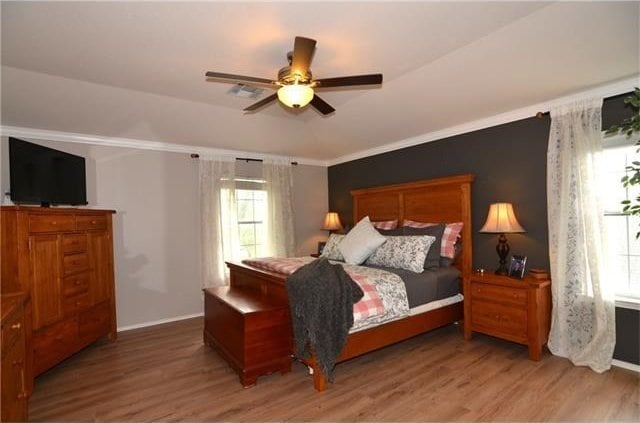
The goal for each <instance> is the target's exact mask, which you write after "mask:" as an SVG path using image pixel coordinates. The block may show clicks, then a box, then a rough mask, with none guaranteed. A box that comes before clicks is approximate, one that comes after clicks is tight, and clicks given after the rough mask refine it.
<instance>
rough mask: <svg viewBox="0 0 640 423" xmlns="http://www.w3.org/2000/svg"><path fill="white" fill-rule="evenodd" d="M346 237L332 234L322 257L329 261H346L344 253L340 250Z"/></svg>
mask: <svg viewBox="0 0 640 423" xmlns="http://www.w3.org/2000/svg"><path fill="white" fill-rule="evenodd" d="M343 238H344V235H342V234H331V235H329V239H328V240H327V243H326V244H325V246H324V249H323V250H322V254H320V257H325V258H326V259H328V260H337V261H344V257H342V253H341V252H340V250H338V245H339V244H340V243H341V242H342V239H343Z"/></svg>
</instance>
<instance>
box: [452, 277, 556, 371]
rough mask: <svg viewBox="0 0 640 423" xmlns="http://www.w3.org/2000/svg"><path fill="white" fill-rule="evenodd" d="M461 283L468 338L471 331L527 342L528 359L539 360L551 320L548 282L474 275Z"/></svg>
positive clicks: (549, 284)
mask: <svg viewBox="0 0 640 423" xmlns="http://www.w3.org/2000/svg"><path fill="white" fill-rule="evenodd" d="M464 285H465V286H464V313H465V314H464V335H465V338H466V339H467V340H469V339H471V334H472V333H473V332H481V333H485V334H487V335H492V336H496V337H498V338H502V339H506V340H509V341H513V342H517V343H520V344H524V345H527V346H528V347H529V358H530V359H532V360H536V361H537V360H540V355H541V353H542V346H543V345H544V344H546V342H547V338H548V336H549V328H550V323H551V281H549V280H540V279H535V278H532V277H530V276H526V277H525V278H524V279H513V278H509V277H506V276H498V275H494V274H473V275H471V276H470V277H469V278H466V279H465V282H464Z"/></svg>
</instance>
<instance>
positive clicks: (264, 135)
mask: <svg viewBox="0 0 640 423" xmlns="http://www.w3.org/2000/svg"><path fill="white" fill-rule="evenodd" d="M1 8H2V9H1V12H2V34H1V35H2V124H3V125H10V126H19V127H27V128H38V129H47V130H57V131H66V132H74V133H83V134H91V135H101V136H107V137H118V138H133V139H141V140H151V141H162V142H169V143H177V144H186V145H194V146H201V147H215V148H223V149H233V150H243V151H253V152H260V153H272V154H281V155H288V156H296V157H306V158H311V159H318V160H328V159H335V158H337V157H341V156H345V155H350V154H354V153H356V152H359V151H363V150H369V149H372V148H378V147H380V146H383V145H386V144H389V143H394V142H397V141H400V140H403V139H406V138H410V137H415V136H417V135H420V134H425V133H431V132H434V131H439V130H442V129H444V128H447V127H452V126H456V125H460V124H463V123H465V122H470V121H474V120H478V119H482V118H486V117H489V116H493V115H496V114H500V113H504V112H508V111H510V110H514V109H518V108H522V107H526V106H529V105H532V104H537V103H541V102H544V101H548V100H551V99H554V98H558V97H562V96H566V95H570V94H572V93H576V92H580V91H583V90H586V89H589V88H592V87H595V86H599V85H602V84H606V83H609V82H612V81H616V80H620V79H623V78H629V77H634V76H636V75H638V73H639V72H640V69H639V66H640V65H639V60H640V56H639V49H640V41H639V39H640V36H639V34H640V28H639V22H640V19H639V18H640V3H637V2H620V3H617V2H616V3H614V2H586V3H540V2H513V3H507V2H469V3H460V2H456V3H454V2H410V3H400V2H386V3H384V2H375V3H365V2H352V3H335V2H323V3H312V2H300V3H290V2H287V3H284V2H275V3H264V2H258V3H214V2H197V3H187V2H181V3H167V2H109V3H106V2H82V3H78V2H69V3H67V2H2V4H1ZM296 35H302V36H307V37H311V38H314V39H317V40H318V49H317V51H316V54H315V57H314V60H313V63H312V70H313V73H314V76H315V77H317V78H323V77H332V76H341V75H351V74H362V73H373V72H382V73H383V74H384V83H383V85H382V86H381V87H378V88H374V89H371V90H362V89H345V90H339V91H326V92H323V93H322V94H321V96H322V98H324V99H325V100H326V101H327V102H329V103H330V104H332V105H333V106H334V107H335V108H336V109H337V111H336V112H335V113H334V114H332V115H329V116H321V115H320V114H319V113H317V112H316V111H315V110H313V109H310V108H306V109H303V110H301V111H297V112H296V111H292V110H290V109H287V108H285V107H284V106H281V105H280V104H278V103H274V104H272V105H270V106H268V107H266V108H264V109H262V110H261V111H260V112H258V113H253V114H244V113H243V112H242V109H243V108H244V107H246V106H247V105H249V104H251V103H252V102H254V101H257V100H252V99H243V98H239V97H233V96H230V95H228V94H226V92H227V91H228V90H229V88H230V87H231V85H229V84H222V83H213V82H207V81H206V80H205V78H204V72H205V71H207V70H215V71H220V72H229V73H239V74H245V75H253V76H260V77H266V78H275V77H276V72H277V70H278V69H279V68H280V67H282V66H284V65H285V64H286V57H285V55H286V52H287V51H289V50H291V48H292V44H293V38H294V37H295V36H296ZM268 94H270V92H269V91H266V92H265V94H264V95H268Z"/></svg>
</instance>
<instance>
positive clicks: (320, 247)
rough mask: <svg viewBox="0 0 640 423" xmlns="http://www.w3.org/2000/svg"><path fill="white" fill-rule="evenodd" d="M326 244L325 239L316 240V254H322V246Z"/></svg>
mask: <svg viewBox="0 0 640 423" xmlns="http://www.w3.org/2000/svg"><path fill="white" fill-rule="evenodd" d="M325 245H327V243H326V242H325V241H320V242H318V255H319V256H320V255H322V252H323V251H324V246H325Z"/></svg>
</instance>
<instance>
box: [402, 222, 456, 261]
mask: <svg viewBox="0 0 640 423" xmlns="http://www.w3.org/2000/svg"><path fill="white" fill-rule="evenodd" d="M434 225H437V223H427V222H416V221H414V220H407V219H405V220H404V222H403V224H402V226H408V227H410V228H427V227H429V226H434ZM462 226H463V223H462V222H455V223H447V224H446V226H445V228H444V233H443V234H442V243H441V244H440V255H441V256H442V257H448V258H450V259H452V258H454V257H455V255H456V249H455V245H456V241H457V240H458V238H460V232H461V231H462Z"/></svg>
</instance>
